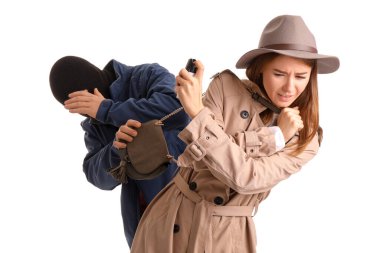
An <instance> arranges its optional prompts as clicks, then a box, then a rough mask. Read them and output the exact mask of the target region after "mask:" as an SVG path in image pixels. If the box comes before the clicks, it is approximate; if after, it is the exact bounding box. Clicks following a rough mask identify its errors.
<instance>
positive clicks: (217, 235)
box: [114, 15, 339, 253]
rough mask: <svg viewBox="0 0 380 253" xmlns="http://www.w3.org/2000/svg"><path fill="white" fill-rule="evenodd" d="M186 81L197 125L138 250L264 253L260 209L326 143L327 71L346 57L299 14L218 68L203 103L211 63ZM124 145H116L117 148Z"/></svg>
mask: <svg viewBox="0 0 380 253" xmlns="http://www.w3.org/2000/svg"><path fill="white" fill-rule="evenodd" d="M195 64H196V66H197V68H198V70H197V72H196V74H195V76H192V75H190V74H189V73H188V72H187V71H186V70H185V69H182V70H181V71H180V72H179V75H178V76H177V78H176V81H177V86H176V91H177V95H178V97H179V99H180V101H181V103H182V105H183V107H184V109H185V111H186V112H187V113H188V115H189V116H190V117H191V118H192V121H191V123H190V124H189V125H188V126H187V127H186V128H185V129H184V130H183V131H182V132H181V133H180V134H179V137H180V138H181V139H182V140H183V141H184V142H185V143H186V144H187V147H186V149H185V151H184V153H183V154H182V155H181V156H180V157H179V158H178V165H179V173H178V174H177V176H176V177H175V178H174V179H173V181H172V182H171V183H169V185H168V186H167V187H165V188H164V189H163V190H162V191H161V192H160V193H159V194H158V195H157V196H156V198H155V199H154V200H153V201H152V202H151V204H150V205H149V206H148V208H147V210H146V211H145V213H144V216H143V217H142V220H141V221H140V224H139V226H138V229H137V232H136V237H135V240H134V242H133V245H132V251H131V252H133V253H134V252H155V253H157V252H165V253H170V252H175V253H179V252H196V253H202V252H218V253H220V252H239V253H241V252H249V253H252V252H256V250H255V246H256V234H255V233H256V232H255V227H254V223H253V220H252V215H254V213H255V212H256V211H257V207H258V205H259V203H260V202H261V201H262V200H263V199H265V198H266V197H267V196H268V193H269V191H270V190H271V189H272V188H273V187H274V186H275V185H276V184H277V183H279V182H280V181H282V180H284V179H286V178H288V177H289V176H290V175H292V174H293V173H295V172H297V171H299V170H300V169H301V167H302V166H303V165H304V164H305V163H307V162H308V161H309V160H310V159H312V158H313V157H314V156H315V155H316V153H317V151H318V148H319V144H320V143H319V141H320V139H321V137H322V136H321V135H320V134H318V132H319V133H321V131H319V129H320V128H319V112H318V89H317V73H331V72H334V71H336V70H337V69H338V68H339V60H338V58H336V57H333V56H326V55H321V54H318V53H317V48H316V43H315V40H314V36H313V35H312V33H311V32H310V31H309V29H308V28H307V26H306V25H305V23H304V21H303V20H302V18H301V17H299V16H290V15H285V16H279V17H276V18H274V19H273V20H272V21H271V22H269V23H268V25H267V26H266V27H265V29H264V31H263V33H262V35H261V39H260V43H259V48H258V49H254V50H252V51H249V52H247V53H246V54H244V55H243V56H242V57H241V58H240V59H239V61H238V62H237V64H236V66H237V68H246V74H247V77H248V79H249V80H240V79H239V78H238V77H237V76H236V75H234V74H233V73H232V72H231V71H229V70H226V71H223V72H222V73H220V74H218V75H217V76H216V77H215V78H214V79H213V81H212V82H211V84H210V85H209V87H208V89H207V92H206V95H205V97H204V99H202V95H201V93H202V85H201V84H202V77H203V70H204V68H203V65H202V63H201V62H200V61H197V62H195ZM114 145H115V144H114Z"/></svg>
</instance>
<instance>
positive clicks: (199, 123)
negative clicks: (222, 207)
mask: <svg viewBox="0 0 380 253" xmlns="http://www.w3.org/2000/svg"><path fill="white" fill-rule="evenodd" d="M211 85H212V84H210V86H211ZM208 92H209V93H210V94H208V95H209V96H210V97H211V98H213V99H214V104H215V105H216V107H212V108H213V110H215V112H214V111H212V110H210V108H208V107H205V108H204V109H203V110H202V111H201V112H200V113H199V114H198V115H197V116H196V117H195V118H193V120H192V121H191V123H190V124H189V125H188V126H187V127H186V128H185V129H184V130H183V131H182V132H181V133H180V135H179V137H180V138H181V139H182V140H183V141H184V142H185V143H186V144H187V147H186V149H185V151H184V153H183V154H182V155H181V156H180V157H179V159H178V163H179V165H180V166H194V164H195V163H197V164H198V165H199V162H200V161H201V162H203V164H204V165H205V166H206V167H207V168H208V169H209V170H210V172H211V173H212V174H213V175H214V176H215V177H216V178H217V179H219V180H220V181H221V182H224V183H225V184H226V185H228V186H229V187H231V188H232V189H234V190H235V191H237V192H239V193H241V194H256V193H260V192H266V191H268V190H270V189H271V188H273V187H274V186H275V185H276V184H278V183H279V182H280V181H282V180H284V179H286V178H288V177H289V176H290V175H291V174H293V173H295V172H297V171H299V170H300V169H301V167H302V166H303V165H304V164H306V163H307V162H308V161H309V160H310V159H312V158H313V157H314V156H315V154H316V153H317V151H318V147H319V145H318V141H317V136H315V138H314V139H313V140H312V142H311V143H310V144H309V145H308V146H307V147H306V149H305V150H304V151H303V152H302V153H301V154H299V155H297V156H292V155H291V152H292V151H293V149H292V148H290V147H288V146H287V147H285V148H284V149H282V150H281V151H278V152H275V153H272V154H270V155H267V156H251V155H248V154H247V152H246V151H245V150H243V149H242V148H241V147H240V146H239V145H237V144H236V143H235V142H234V141H233V139H232V138H231V137H230V136H228V135H227V134H226V133H225V132H224V131H223V129H222V128H221V127H220V125H218V122H217V121H216V115H218V113H220V109H222V108H220V109H219V110H217V109H216V108H217V107H218V102H217V101H218V99H219V96H222V94H217V93H215V92H218V91H215V90H213V88H211V89H210V91H209V90H208ZM219 92H220V91H219ZM295 141H297V137H294V138H293V139H292V140H291V142H295Z"/></svg>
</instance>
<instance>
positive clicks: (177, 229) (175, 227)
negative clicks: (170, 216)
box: [173, 224, 179, 233]
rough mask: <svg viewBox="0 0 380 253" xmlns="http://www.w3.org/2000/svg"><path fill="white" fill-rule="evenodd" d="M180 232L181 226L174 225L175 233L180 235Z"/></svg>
mask: <svg viewBox="0 0 380 253" xmlns="http://www.w3.org/2000/svg"><path fill="white" fill-rule="evenodd" d="M178 232H179V225H178V224H174V227H173V233H178Z"/></svg>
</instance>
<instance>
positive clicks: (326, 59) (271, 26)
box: [236, 15, 339, 74]
mask: <svg viewBox="0 0 380 253" xmlns="http://www.w3.org/2000/svg"><path fill="white" fill-rule="evenodd" d="M271 52H274V53H278V54H282V55H287V56H291V57H296V58H302V59H315V60H317V64H318V73H320V74H327V73H332V72H334V71H336V70H337V69H338V68H339V59H338V58H337V57H335V56H329V55H322V54H318V50H317V44H316V42H315V39H314V35H313V34H312V33H311V32H310V30H309V29H308V28H307V26H306V24H305V22H304V21H303V19H302V18H301V17H300V16H292V15H282V16H278V17H275V18H274V19H272V20H271V21H270V22H269V23H268V24H267V25H266V26H265V28H264V31H263V32H262V34H261V38H260V42H259V46H258V48H257V49H254V50H251V51H249V52H247V53H245V54H244V55H243V56H242V57H240V59H239V61H238V62H237V63H236V68H239V69H244V68H247V67H249V65H250V63H251V62H252V60H253V59H254V58H255V57H257V56H259V55H262V54H266V53H271Z"/></svg>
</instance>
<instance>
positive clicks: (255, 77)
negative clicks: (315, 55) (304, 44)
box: [246, 53, 323, 155]
mask: <svg viewBox="0 0 380 253" xmlns="http://www.w3.org/2000/svg"><path fill="white" fill-rule="evenodd" d="M277 56H279V54H277V53H268V54H264V55H261V56H259V57H256V58H255V59H254V60H253V61H252V63H251V64H250V66H249V67H248V68H247V70H246V75H247V77H248V79H249V80H251V81H252V82H254V83H256V84H257V85H258V86H259V88H260V90H261V91H262V92H263V94H264V95H265V96H266V97H267V98H269V97H268V95H267V93H266V91H265V89H264V84H263V78H262V69H263V67H264V65H265V64H267V63H268V62H270V61H272V60H274V59H275V58H276V57H277ZM301 60H303V61H304V62H305V63H306V64H307V65H308V66H310V67H311V68H312V69H311V74H310V80H309V83H308V84H307V85H306V88H305V90H304V91H303V92H302V93H301V95H300V96H299V97H298V98H297V99H296V100H295V101H294V102H293V103H292V104H291V105H290V107H295V106H298V109H299V110H300V115H301V118H302V121H303V124H304V127H303V129H302V130H301V131H300V132H299V139H298V142H297V143H296V144H294V145H297V148H296V149H295V151H294V152H293V155H298V154H299V153H301V152H302V151H303V150H304V149H305V148H306V146H307V145H308V144H309V143H310V142H311V140H312V139H313V138H314V136H315V135H316V134H317V133H318V141H319V145H320V144H321V142H322V136H323V131H322V128H321V127H319V102H318V81H317V72H318V71H317V64H316V61H315V60H309V59H301ZM261 117H262V119H263V122H264V123H267V122H268V121H269V120H270V119H271V118H272V112H269V111H268V110H267V111H266V113H264V115H261Z"/></svg>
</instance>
